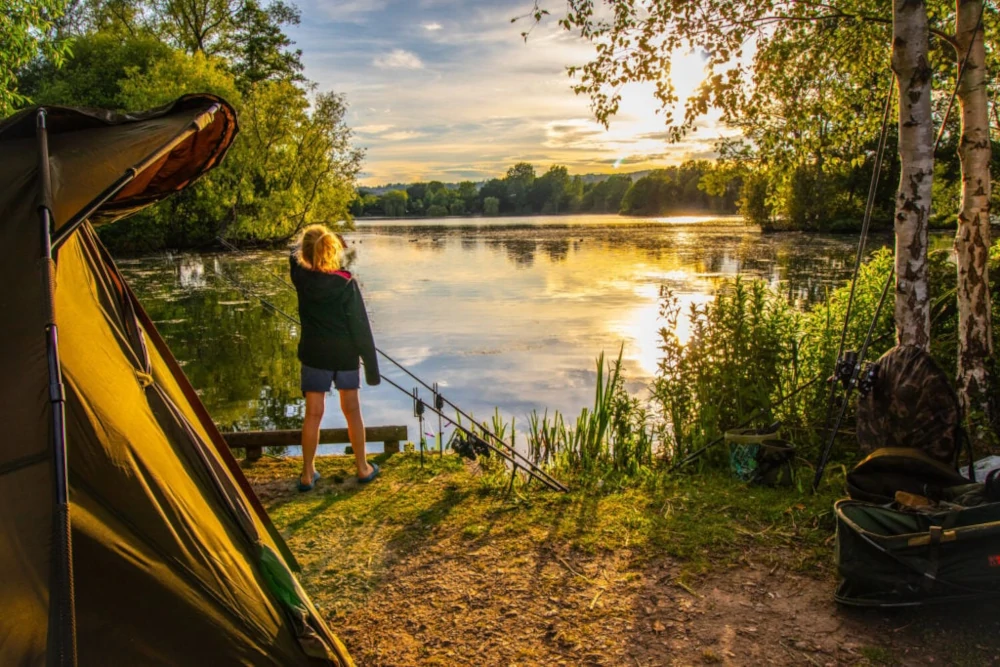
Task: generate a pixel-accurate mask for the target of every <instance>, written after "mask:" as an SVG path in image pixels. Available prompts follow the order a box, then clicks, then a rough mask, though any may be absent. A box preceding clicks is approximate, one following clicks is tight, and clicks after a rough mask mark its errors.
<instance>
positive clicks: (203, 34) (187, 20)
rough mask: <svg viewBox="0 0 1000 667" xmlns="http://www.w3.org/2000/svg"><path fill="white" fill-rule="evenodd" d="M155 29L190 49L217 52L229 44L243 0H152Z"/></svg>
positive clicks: (180, 46) (192, 50)
mask: <svg viewBox="0 0 1000 667" xmlns="http://www.w3.org/2000/svg"><path fill="white" fill-rule="evenodd" d="M151 4H152V8H153V12H154V13H155V17H156V21H157V25H156V29H157V30H158V31H159V32H160V33H161V34H162V35H163V36H164V37H165V38H166V39H167V41H168V42H169V43H172V44H174V45H175V46H177V48H179V49H182V50H184V51H186V52H188V53H197V52H201V53H205V54H208V55H216V54H219V53H222V52H224V51H225V50H226V49H227V48H229V46H230V44H229V38H230V36H231V34H232V32H233V31H234V30H236V29H237V27H238V26H237V23H236V20H235V19H236V16H237V15H238V14H239V13H240V0H151Z"/></svg>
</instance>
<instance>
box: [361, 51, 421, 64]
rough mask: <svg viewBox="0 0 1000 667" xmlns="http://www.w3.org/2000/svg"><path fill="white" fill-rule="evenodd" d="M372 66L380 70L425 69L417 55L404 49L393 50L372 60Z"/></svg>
mask: <svg viewBox="0 0 1000 667" xmlns="http://www.w3.org/2000/svg"><path fill="white" fill-rule="evenodd" d="M372 64H373V65H375V67H378V68H380V69H423V67H424V63H423V61H421V60H420V58H419V57H418V56H417V54H415V53H413V52H412V51H406V50H404V49H393V50H392V51H390V52H389V53H383V54H382V55H379V56H376V57H375V59H374V60H372Z"/></svg>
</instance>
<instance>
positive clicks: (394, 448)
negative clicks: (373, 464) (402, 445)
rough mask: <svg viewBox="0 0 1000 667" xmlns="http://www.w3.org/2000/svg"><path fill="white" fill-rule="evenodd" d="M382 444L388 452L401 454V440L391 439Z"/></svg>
mask: <svg viewBox="0 0 1000 667" xmlns="http://www.w3.org/2000/svg"><path fill="white" fill-rule="evenodd" d="M382 444H383V446H384V447H383V448H384V449H385V453H386V454H399V440H389V441H387V442H384V443H382Z"/></svg>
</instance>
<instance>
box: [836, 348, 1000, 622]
mask: <svg viewBox="0 0 1000 667" xmlns="http://www.w3.org/2000/svg"><path fill="white" fill-rule="evenodd" d="M957 403H958V401H957V397H956V396H955V393H954V391H953V390H952V389H951V387H950V384H949V383H948V382H947V378H946V377H945V376H944V374H943V372H941V370H940V369H939V368H938V367H937V366H936V364H934V363H933V360H932V359H931V357H930V355H929V354H927V353H926V352H924V351H923V350H920V349H918V348H913V347H905V346H901V347H896V348H893V349H892V350H890V351H889V352H887V353H886V354H885V355H884V356H883V357H882V359H880V360H879V362H878V372H877V379H876V381H875V383H874V386H873V388H872V391H871V392H870V394H869V395H868V396H865V397H862V398H861V399H859V403H858V428H857V431H858V440H859V444H860V445H861V448H862V451H872V449H874V451H872V453H871V454H870V455H869V456H868V457H867V458H865V459H864V460H863V461H862V462H861V463H859V464H858V465H857V466H856V467H855V468H854V470H852V471H851V473H850V474H849V475H848V476H847V488H848V493H849V495H850V498H849V499H845V500H841V501H838V502H837V503H836V504H835V505H834V513H835V515H836V521H837V538H836V539H837V542H836V560H837V570H838V574H839V582H838V585H837V590H836V593H835V595H834V597H835V599H836V601H837V602H839V603H841V604H845V605H854V606H869V607H897V606H911V605H919V604H924V603H930V602H945V601H954V600H964V599H972V598H981V597H992V596H1000V483H997V480H996V479H989V480H987V483H975V482H974V481H970V480H968V479H966V478H964V477H963V476H962V475H960V474H959V473H958V471H957V470H956V469H955V462H956V460H957V458H958V452H959V448H960V447H959V446H960V443H961V442H962V440H963V436H962V433H961V421H960V413H959V410H958V409H957Z"/></svg>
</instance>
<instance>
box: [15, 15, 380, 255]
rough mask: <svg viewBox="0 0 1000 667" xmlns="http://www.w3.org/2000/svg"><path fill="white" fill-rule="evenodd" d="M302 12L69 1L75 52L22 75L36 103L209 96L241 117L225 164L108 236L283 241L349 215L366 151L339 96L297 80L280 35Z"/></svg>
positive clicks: (154, 240)
mask: <svg viewBox="0 0 1000 667" xmlns="http://www.w3.org/2000/svg"><path fill="white" fill-rule="evenodd" d="M298 20H299V15H298V10H297V9H295V8H294V7H293V6H292V5H288V4H286V3H284V2H282V0H272V2H271V3H270V4H268V5H262V4H260V3H259V2H258V1H257V0H241V2H239V3H236V2H228V1H224V0H90V1H87V2H82V3H79V4H76V5H74V7H73V11H72V12H70V15H69V17H68V19H67V21H66V23H65V25H64V27H63V29H64V30H66V31H79V34H78V35H77V36H76V38H75V47H74V52H73V55H72V57H69V58H67V59H66V61H65V63H60V62H58V61H56V60H53V59H42V60H39V61H37V62H36V63H35V64H34V65H33V66H32V67H30V68H28V69H26V70H24V71H23V72H22V76H21V81H22V83H23V85H24V87H25V90H26V91H27V92H28V93H29V94H30V96H31V97H32V98H34V99H35V100H37V101H39V102H44V103H47V104H73V105H83V106H97V107H105V108H115V109H124V110H138V109H146V108H150V107H154V106H158V105H161V104H164V103H167V102H170V101H172V100H174V99H176V98H177V97H179V96H180V95H183V94H185V93H191V92H203V93H213V94H216V95H218V96H220V97H222V98H224V99H226V100H227V101H228V102H230V103H231V104H233V105H234V106H235V107H236V109H237V111H238V113H239V119H240V128H241V132H240V134H239V135H238V136H237V138H236V141H235V142H234V144H233V147H232V149H231V150H230V152H229V154H228V156H227V159H226V160H225V161H224V162H223V164H222V165H221V166H220V167H219V168H218V169H216V170H214V171H212V172H211V173H210V174H208V175H206V177H205V178H202V179H201V180H199V181H198V183H196V184H195V185H194V186H192V187H191V188H188V189H187V190H185V191H184V192H183V193H180V194H179V195H178V196H175V197H172V198H169V199H167V200H165V201H164V202H161V203H160V204H158V205H157V206H155V207H153V208H151V209H148V210H146V211H143V212H142V213H140V214H138V215H137V216H133V217H131V218H129V219H128V220H125V221H122V223H120V224H115V225H112V226H110V227H109V228H107V229H105V230H103V231H102V234H103V236H104V238H105V240H106V242H108V243H109V244H110V245H111V246H112V247H113V248H114V249H115V250H118V251H123V250H125V251H145V250H152V249H156V248H162V247H188V246H198V245H204V244H208V243H214V242H215V239H216V237H218V236H220V235H226V236H229V237H231V238H240V239H247V240H254V241H266V242H278V241H283V240H285V239H287V238H289V237H290V236H291V235H293V234H294V233H295V232H296V231H297V230H298V229H300V228H301V227H303V226H304V225H308V224H311V223H314V222H326V223H331V224H337V223H341V222H348V223H349V221H350V219H351V215H350V211H349V206H350V202H351V200H352V199H353V198H354V181H355V178H356V176H357V173H358V170H359V168H360V164H361V159H362V152H361V151H360V150H358V149H356V148H354V146H353V144H352V133H351V131H350V129H349V128H348V126H347V124H346V111H347V105H346V101H345V99H344V97H343V96H341V95H338V94H336V93H332V92H326V91H320V90H318V89H317V88H316V87H315V86H314V85H312V84H309V83H308V82H305V81H304V80H303V79H302V76H301V69H302V66H301V63H300V61H299V55H300V54H299V52H298V51H292V50H291V49H290V47H291V45H292V43H291V41H290V40H289V39H288V37H287V36H286V35H285V34H284V31H283V26H285V25H289V24H294V23H297V22H298ZM60 65H62V66H61V67H60Z"/></svg>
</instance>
